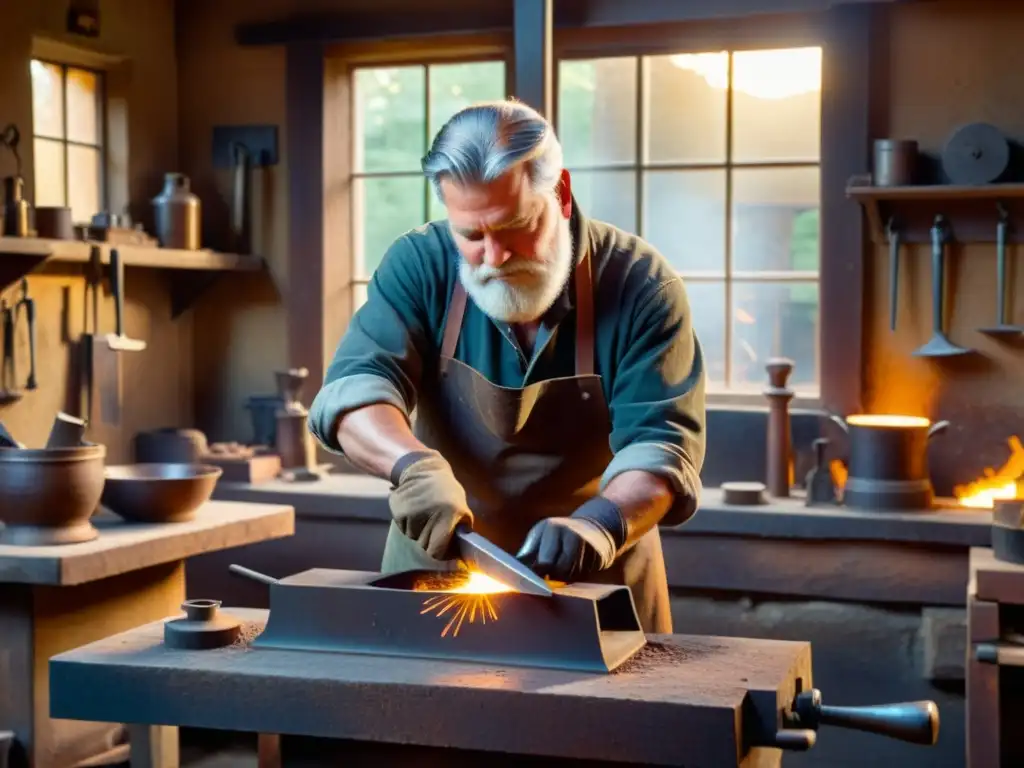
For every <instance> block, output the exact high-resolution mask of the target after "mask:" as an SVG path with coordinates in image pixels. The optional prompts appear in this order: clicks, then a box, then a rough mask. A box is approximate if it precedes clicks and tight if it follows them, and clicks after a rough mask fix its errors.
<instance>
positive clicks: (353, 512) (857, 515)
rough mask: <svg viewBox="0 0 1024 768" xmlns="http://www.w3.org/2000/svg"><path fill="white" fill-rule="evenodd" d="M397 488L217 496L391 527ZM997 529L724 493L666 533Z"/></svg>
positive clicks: (276, 484)
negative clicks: (740, 499)
mask: <svg viewBox="0 0 1024 768" xmlns="http://www.w3.org/2000/svg"><path fill="white" fill-rule="evenodd" d="M389 487H390V483H388V482H387V481H385V480H380V479H378V478H374V477H369V476H367V475H357V474H336V475H330V476H327V477H325V478H324V479H322V480H318V481H314V482H299V483H290V482H285V481H281V480H271V481H268V482H265V483H259V484H255V485H250V484H246V483H225V482H221V483H218V485H217V489H216V491H215V492H214V498H217V499H225V500H233V501H249V502H267V503H278V504H290V505H293V506H294V507H295V510H296V514H297V515H298V516H299V517H300V518H302V517H309V518H328V519H329V518H336V519H345V520H361V521H366V522H381V523H383V522H387V521H388V520H389V519H390V512H389V510H388V504H387V495H388V489H389ZM947 504H948V505H950V506H951V505H952V504H953V502H951V501H950V500H944V501H943V505H944V506H945V505H947ZM991 526H992V512H991V511H990V510H982V509H966V508H937V509H930V510H921V511H911V512H865V511H859V510H852V509H846V508H844V507H826V508H821V507H814V508H811V507H807V506H806V505H805V504H804V500H803V498H801V497H799V496H794V497H791V498H788V499H771V500H770V503H768V504H764V505H761V506H749V507H748V506H734V505H729V504H726V503H725V502H724V501H723V498H722V491H721V490H720V489H719V488H706V489H704V492H703V493H702V495H701V501H700V508H699V509H698V510H697V514H696V515H694V517H693V518H692V519H691V520H689V521H688V522H687V523H685V524H684V525H682V526H679V527H677V528H662V535H663V536H673V535H687V536H689V535H693V534H706V535H723V536H743V537H754V538H777V539H815V540H820V539H829V540H835V541H885V542H905V543H910V544H925V545H933V546H934V545H937V546H953V547H964V548H966V547H987V546H990V544H991Z"/></svg>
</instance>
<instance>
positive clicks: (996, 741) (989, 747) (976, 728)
mask: <svg viewBox="0 0 1024 768" xmlns="http://www.w3.org/2000/svg"><path fill="white" fill-rule="evenodd" d="M972 650H973V649H972ZM1001 764H1002V754H1001V746H1000V736H999V665H998V664H983V663H982V662H980V661H978V660H977V659H973V658H969V659H968V660H967V768H999V766H1000V765H1001Z"/></svg>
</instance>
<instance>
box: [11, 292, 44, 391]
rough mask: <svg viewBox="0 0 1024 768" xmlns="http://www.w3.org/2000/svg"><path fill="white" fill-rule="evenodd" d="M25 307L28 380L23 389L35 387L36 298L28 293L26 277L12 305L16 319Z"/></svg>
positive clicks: (36, 385) (36, 386)
mask: <svg viewBox="0 0 1024 768" xmlns="http://www.w3.org/2000/svg"><path fill="white" fill-rule="evenodd" d="M22 307H25V319H26V320H27V321H28V380H27V381H26V382H25V389H28V390H33V389H37V388H38V387H39V385H38V384H37V383H36V300H35V299H33V298H30V297H29V295H28V278H27V277H23V278H22V279H21V298H20V299H19V300H18V303H17V304H16V305H15V306H14V315H15V319H17V316H18V312H19V311H20V310H21V308H22Z"/></svg>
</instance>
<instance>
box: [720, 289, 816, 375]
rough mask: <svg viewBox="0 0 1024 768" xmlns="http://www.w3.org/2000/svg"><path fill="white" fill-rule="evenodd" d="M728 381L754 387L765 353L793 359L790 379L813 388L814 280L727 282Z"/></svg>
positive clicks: (814, 362) (760, 373)
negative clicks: (729, 317) (729, 325)
mask: <svg viewBox="0 0 1024 768" xmlns="http://www.w3.org/2000/svg"><path fill="white" fill-rule="evenodd" d="M732 302H733V308H732V334H733V335H732V386H733V387H734V388H736V389H754V388H757V389H758V391H760V389H761V388H763V387H764V385H765V382H767V380H768V374H767V372H766V371H765V368H764V367H765V364H766V363H767V361H768V358H770V357H788V358H790V359H791V360H793V362H794V363H795V366H794V369H793V375H792V376H791V377H790V379H789V381H790V384H791V385H792V386H793V387H794V388H797V389H800V390H803V391H805V392H806V391H813V390H814V389H815V387H816V385H817V382H818V284H817V283H744V282H735V283H733V289H732Z"/></svg>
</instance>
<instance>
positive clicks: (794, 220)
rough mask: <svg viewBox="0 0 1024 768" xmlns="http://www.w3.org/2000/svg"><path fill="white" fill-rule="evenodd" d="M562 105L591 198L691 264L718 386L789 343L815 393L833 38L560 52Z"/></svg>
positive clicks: (760, 379)
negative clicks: (828, 59) (823, 151)
mask: <svg viewBox="0 0 1024 768" xmlns="http://www.w3.org/2000/svg"><path fill="white" fill-rule="evenodd" d="M557 112H558V133H559V138H560V139H561V141H562V143H563V145H564V150H565V158H566V166H567V167H568V169H569V171H570V173H571V174H572V178H573V191H574V193H575V195H576V199H577V201H578V202H579V204H580V206H581V207H582V208H583V209H584V211H585V212H586V213H587V214H588V215H590V216H592V217H593V218H596V219H601V220H604V221H608V222H609V223H612V224H615V225H617V226H620V227H622V228H624V229H628V230H631V231H634V232H636V233H637V234H639V235H641V236H642V237H644V238H646V239H647V240H649V241H650V242H652V243H653V244H654V245H655V246H657V248H658V249H659V250H660V251H661V252H662V254H664V256H665V257H666V258H667V259H668V260H669V262H671V264H672V265H673V266H674V267H675V268H676V269H677V270H678V271H679V272H680V274H681V275H682V276H683V278H684V279H685V280H686V283H687V291H688V293H689V297H690V304H691V306H692V310H693V318H694V326H695V327H696V329H697V334H698V336H699V338H700V340H701V344H702V346H703V349H704V356H705V362H706V365H707V371H708V379H709V382H708V383H709V389H710V391H711V392H714V391H716V390H717V391H720V392H725V391H728V392H736V391H739V392H743V391H750V392H760V391H761V390H762V389H763V387H764V385H765V382H766V380H767V373H766V372H765V363H766V362H767V359H768V358H770V357H776V356H785V357H790V358H792V359H793V360H794V361H795V363H796V366H795V370H794V372H793V376H792V378H791V383H792V384H793V386H794V387H795V388H796V389H797V390H798V391H800V392H801V393H802V394H806V395H812V396H813V395H817V393H818V383H819V375H818V265H819V233H818V210H819V205H820V191H819V176H820V171H819V156H820V144H821V49H820V48H787V49H781V50H758V51H709V52H706V53H695V54H676V55H665V56H642V57H626V58H623V57H615V58H601V59H588V60H563V61H561V62H559V67H558V101H557Z"/></svg>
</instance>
